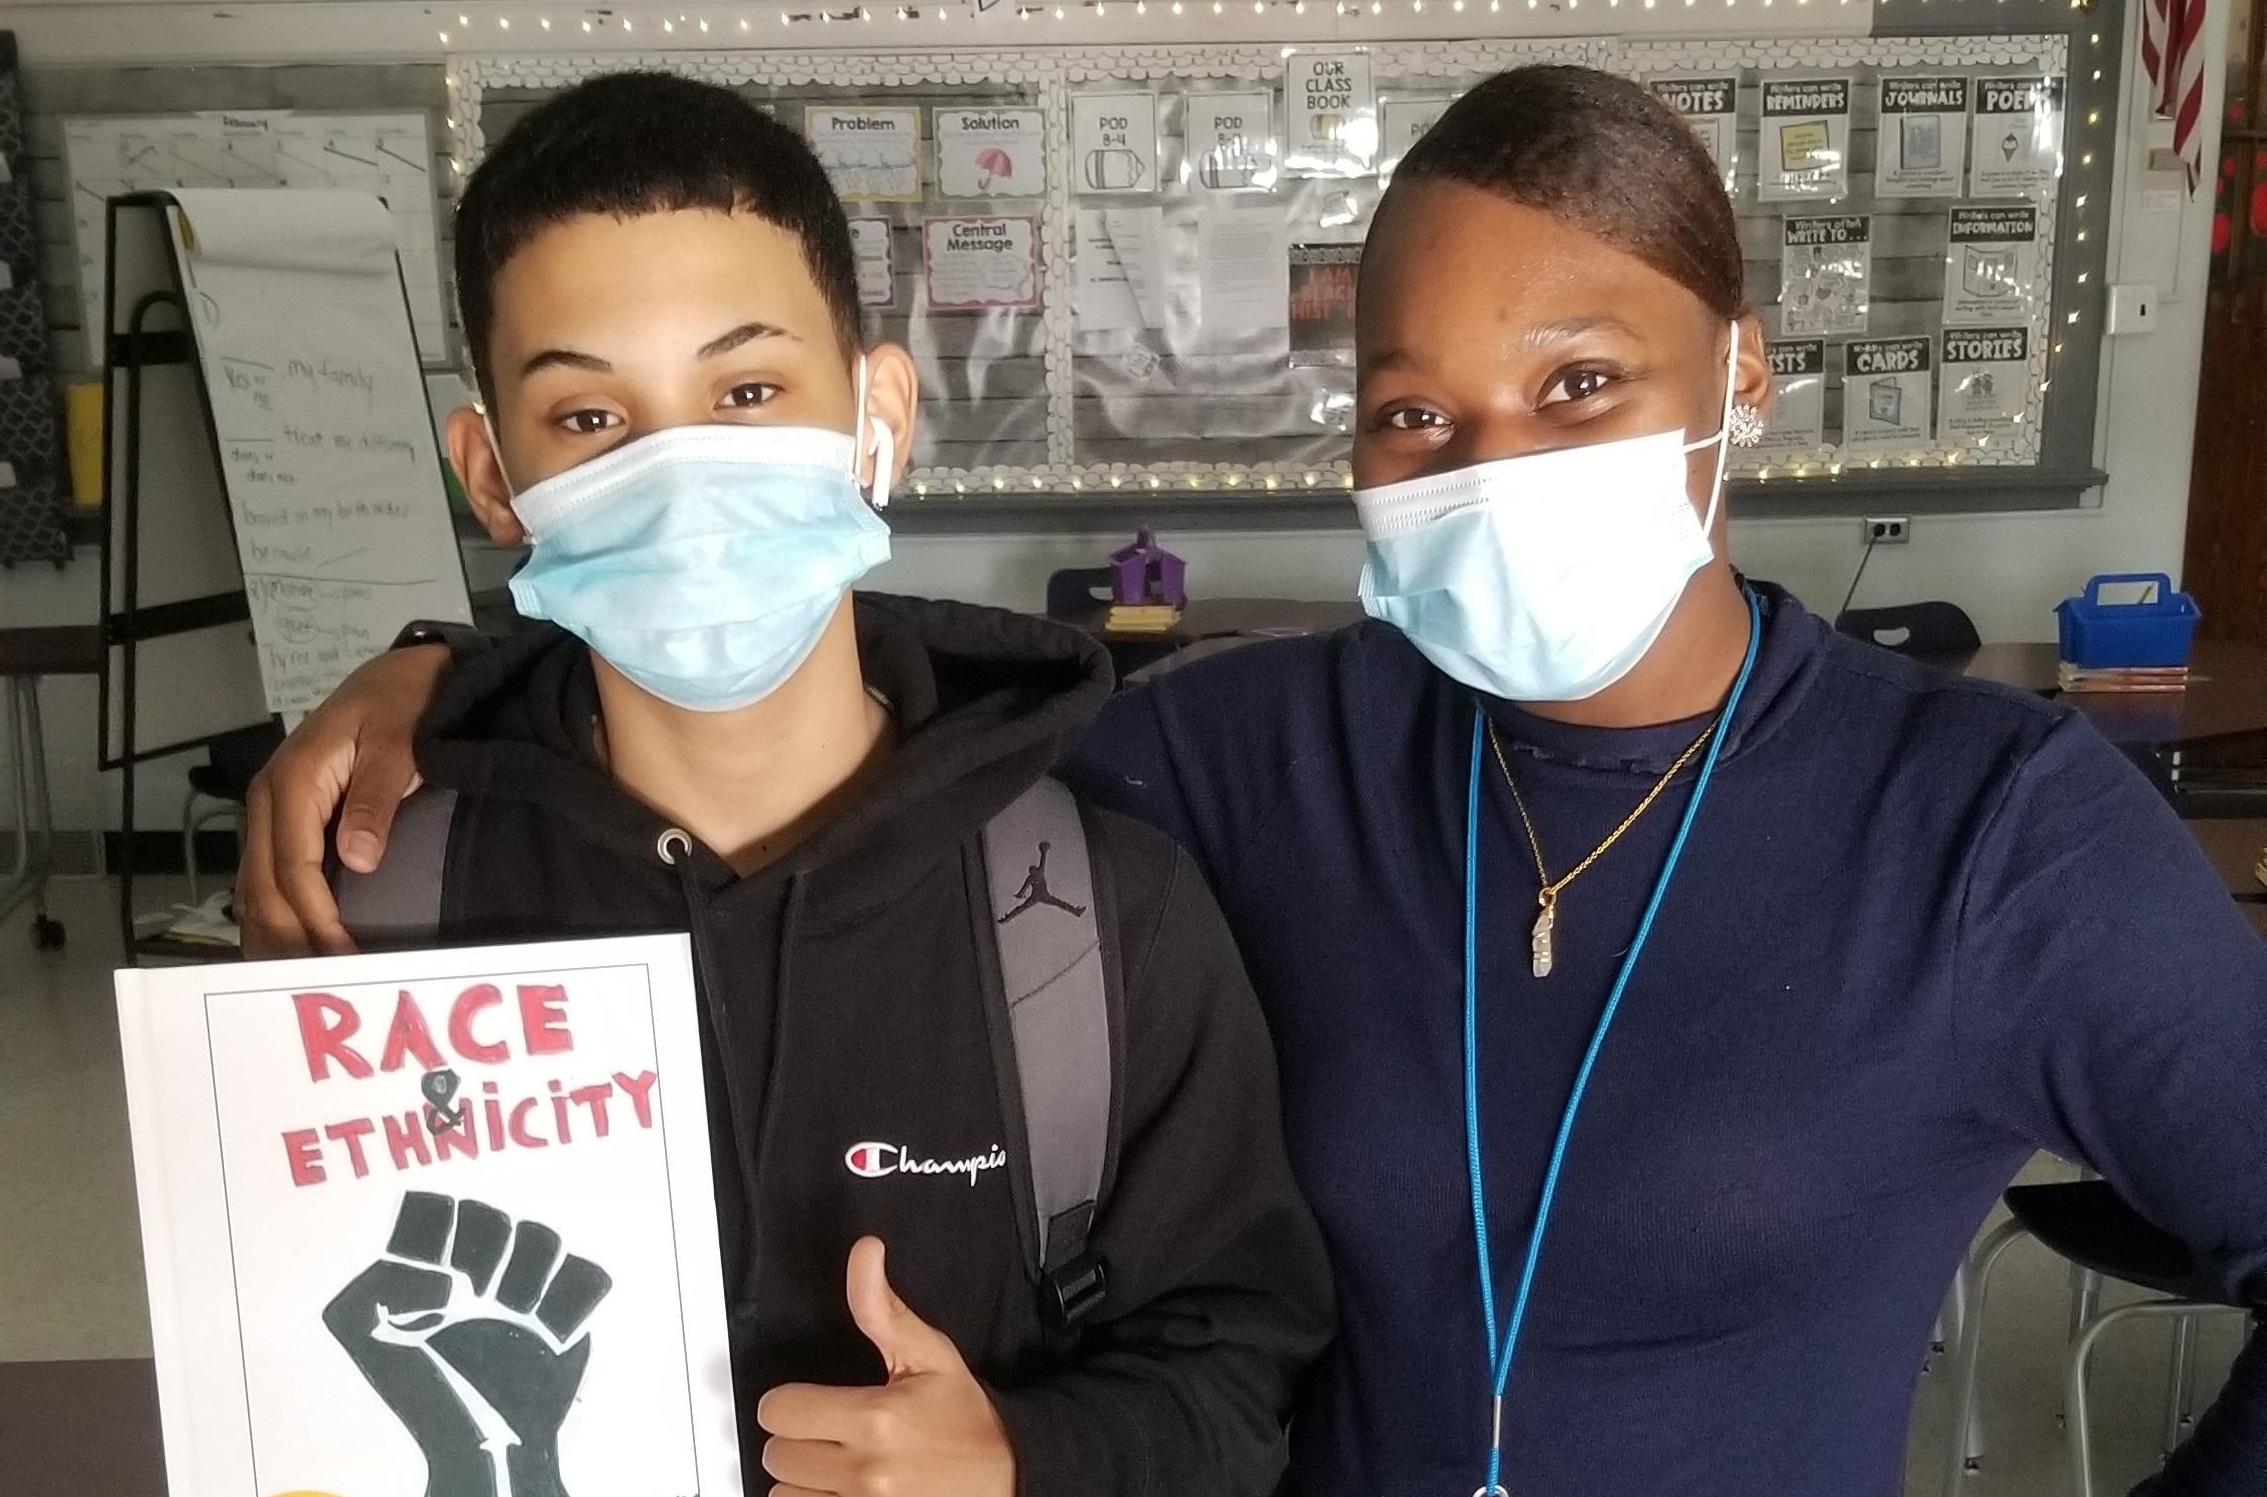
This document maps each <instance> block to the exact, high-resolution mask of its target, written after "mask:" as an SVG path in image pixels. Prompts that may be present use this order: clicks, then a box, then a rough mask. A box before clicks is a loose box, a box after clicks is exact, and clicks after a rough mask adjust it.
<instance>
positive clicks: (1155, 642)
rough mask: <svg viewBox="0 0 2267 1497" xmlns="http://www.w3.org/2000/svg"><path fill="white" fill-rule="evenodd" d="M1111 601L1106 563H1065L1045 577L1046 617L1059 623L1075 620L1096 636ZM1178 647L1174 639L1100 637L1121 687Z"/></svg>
mask: <svg viewBox="0 0 2267 1497" xmlns="http://www.w3.org/2000/svg"><path fill="white" fill-rule="evenodd" d="M1111 601H1112V597H1111V590H1110V569H1109V568H1108V567H1066V568H1065V569H1064V570H1062V571H1060V572H1056V573H1054V574H1053V575H1052V576H1050V577H1048V579H1047V617H1049V618H1051V619H1053V620H1055V621H1056V622H1057V623H1060V624H1076V625H1077V626H1078V627H1079V628H1081V629H1085V630H1088V631H1090V632H1092V633H1094V634H1096V635H1097V636H1099V635H1100V634H1101V632H1102V620H1103V617H1104V616H1105V614H1106V613H1107V612H1108V610H1109V607H1110V604H1111ZM1180 647H1181V641H1179V640H1177V639H1129V638H1125V637H1123V636H1120V637H1118V638H1115V639H1103V641H1102V648H1104V649H1105V650H1107V651H1109V652H1110V666H1111V669H1112V670H1114V671H1115V672H1116V673H1117V677H1118V684H1119V686H1120V687H1123V686H1124V685H1125V684H1126V678H1127V677H1129V676H1131V675H1133V673H1134V672H1136V671H1138V670H1140V669H1142V668H1143V667H1144V666H1149V665H1155V664H1156V663H1157V662H1158V661H1160V660H1163V659H1164V658H1165V657H1166V656H1168V655H1171V654H1172V653H1173V652H1174V651H1176V650H1178V649H1179V648H1180Z"/></svg>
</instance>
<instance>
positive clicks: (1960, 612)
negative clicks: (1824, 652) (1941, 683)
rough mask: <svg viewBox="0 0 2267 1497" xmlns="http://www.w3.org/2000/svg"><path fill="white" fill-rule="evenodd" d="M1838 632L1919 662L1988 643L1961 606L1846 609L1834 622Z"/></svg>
mask: <svg viewBox="0 0 2267 1497" xmlns="http://www.w3.org/2000/svg"><path fill="white" fill-rule="evenodd" d="M1834 630H1835V632H1836V633H1837V634H1847V635H1848V636H1850V638H1852V639H1862V640H1864V641H1865V642H1866V643H1867V644H1869V645H1879V646H1881V647H1882V648H1883V649H1885V650H1894V651H1895V652H1896V653H1898V654H1900V655H1908V656H1911V657H1912V658H1914V659H1916V660H1933V659H1937V658H1940V657H1950V656H1956V655H1964V654H1969V653H1972V652H1974V651H1976V650H1979V649H1981V648H1982V647H1983V643H1984V642H1983V640H1982V638H1981V637H1980V636H1978V635H1977V633H1976V624H1975V621H1974V620H1973V619H1971V618H1969V617H1968V614H1967V611H1966V610H1965V609H1963V608H1961V606H1960V605H1959V604H1957V603H1900V604H1898V605H1897V606H1895V607H1893V608H1850V609H1845V610H1843V612H1842V615H1841V617H1839V618H1837V619H1836V620H1835V621H1834Z"/></svg>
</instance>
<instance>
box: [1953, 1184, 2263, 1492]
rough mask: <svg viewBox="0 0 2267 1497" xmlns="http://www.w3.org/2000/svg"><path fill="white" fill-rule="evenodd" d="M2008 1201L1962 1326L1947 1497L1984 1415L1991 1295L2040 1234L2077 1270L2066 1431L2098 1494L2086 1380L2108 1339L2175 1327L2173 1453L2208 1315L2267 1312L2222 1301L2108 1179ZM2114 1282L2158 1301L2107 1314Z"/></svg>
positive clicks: (2075, 1467) (2168, 1438) (2169, 1404)
mask: <svg viewBox="0 0 2267 1497" xmlns="http://www.w3.org/2000/svg"><path fill="white" fill-rule="evenodd" d="M2002 1199H2003V1200H2004V1201H2005V1203H2006V1205H2007V1210H2008V1214H2009V1217H2010V1220H2008V1221H2007V1222H2005V1223H2003V1224H2002V1225H2001V1226H1999V1227H1998V1228H1997V1229H1996V1230H1994V1231H1993V1232H1992V1233H1991V1234H1990V1235H1989V1236H1987V1237H1986V1238H1985V1239H1984V1240H1983V1242H1982V1243H1980V1244H1978V1246H1977V1249H1976V1252H1975V1255H1974V1257H1973V1258H1972V1259H1971V1260H1970V1262H1971V1264H1972V1265H1973V1268H1972V1272H1973V1276H1974V1287H1973V1292H1972V1293H1971V1295H1970V1297H1969V1303H1968V1305H1967V1307H1966V1310H1965V1313H1964V1324H1963V1326H1962V1334H1961V1347H1960V1360H1959V1363H1958V1367H1957V1379H1958V1381H1957V1385H1956V1386H1955V1388H1954V1391H1953V1415H1954V1418H1953V1425H1952V1428H1953V1436H1952V1448H1951V1451H1950V1459H1949V1461H1948V1463H1947V1468H1946V1473H1945V1491H1946V1493H1947V1494H1948V1497H1953V1494H1956V1493H1957V1492H1958V1490H1959V1483H1960V1476H1961V1473H1962V1471H1963V1469H1964V1467H1965V1465H1966V1462H1965V1461H1964V1459H1963V1456H1964V1452H1965V1447H1966V1444H1967V1441H1966V1439H1965V1438H1964V1435H1965V1431H1966V1430H1967V1428H1968V1424H1969V1421H1970V1420H1971V1419H1973V1418H1974V1417H1975V1407H1976V1381H1977V1378H1976V1372H1977V1363H1978V1361H1979V1360H1980V1352H1981V1347H1982V1340H1983V1315H1984V1298H1985V1291H1986V1290H1987V1289H1988V1288H1989V1286H1990V1282H1991V1271H1992V1268H1993V1267H1994V1265H1996V1264H1997V1262H1998V1260H1999V1258H2000V1256H2001V1254H2003V1253H2004V1252H2005V1251H2006V1249H2007V1248H2008V1246H2009V1245H2010V1244H2012V1243H2013V1242H2015V1241H2016V1240H2018V1239H2020V1238H2023V1237H2032V1238H2035V1239H2037V1240H2038V1241H2039V1242H2041V1243H2044V1244H2045V1245H2046V1247H2047V1248H2048V1249H2049V1250H2050V1251H2052V1252H2053V1253H2055V1254H2056V1255H2057V1256H2058V1257H2061V1258H2063V1259H2064V1260H2066V1261H2067V1262H2068V1263H2069V1264H2070V1265H2071V1268H2072V1271H2073V1272H2072V1290H2073V1298H2072V1304H2071V1312H2070V1358H2069V1363H2068V1366H2067V1368H2066V1373H2065V1386H2064V1391H2063V1398H2064V1405H2063V1410H2064V1429H2065V1433H2066V1434H2067V1436H2068V1438H2069V1443H2070V1467H2071V1471H2072V1473H2073V1477H2074V1485H2075V1489H2076V1491H2077V1493H2078V1497H2093V1492H2094V1468H2093V1449H2092V1442H2091V1433H2092V1432H2091V1428H2090V1425H2089V1418H2088V1410H2087V1401H2086V1373H2087V1368H2088V1367H2089V1365H2090V1364H2091V1362H2092V1359H2093V1354H2094V1348H2095V1346H2096V1345H2097V1344H2098V1343H2099V1342H2100V1340H2101V1337H2102V1333H2103V1332H2105V1331H2107V1330H2108V1329H2109V1328H2110V1327H2111V1326H2113V1325H2117V1324H2120V1323H2121V1322H2123V1321H2127V1320H2134V1319H2140V1318H2142V1317H2145V1316H2147V1317H2161V1318H2169V1319H2171V1320H2172V1322H2173V1354H2172V1374H2171V1379H2170V1384H2169V1386H2168V1387H2167V1389H2166V1398H2165V1434H2164V1441H2165V1449H2166V1450H2167V1452H2170V1450H2171V1449H2172V1447H2173V1446H2174V1445H2176V1444H2178V1443H2179V1441H2180V1431H2181V1427H2182V1425H2183V1424H2184V1423H2186V1421H2187V1417H2188V1405H2189V1400H2190V1396H2191V1392H2192V1388H2193V1384H2194V1381H2195V1364H2194V1358H2195V1347H2196V1339H2195V1334H2196V1322H2197V1320H2198V1319H2200V1318H2202V1317H2204V1316H2207V1315H2218V1314H2238V1313H2246V1312H2248V1313H2252V1314H2257V1313H2259V1311H2260V1307H2258V1306H2248V1305H2236V1304H2231V1303H2228V1302H2227V1301H2226V1300H2225V1299H2223V1298H2221V1297H2220V1295H2219V1291H2218V1289H2217V1288H2216V1287H2214V1286H2212V1285H2208V1284H2205V1283H2203V1282H2202V1281H2201V1278H2200V1277H2199V1275H2198V1274H2197V1271H2196V1263H2195V1259H2194V1258H2193V1257H2192V1256H2191V1254H2190V1253H2189V1251H2188V1247H2187V1245H2186V1244H2184V1243H2183V1242H2181V1240H2180V1239H2179V1238H2177V1237H2174V1236H2173V1235H2172V1234H2171V1233H2169V1232H2166V1231H2165V1230H2163V1229H2162V1228H2160V1227H2158V1226H2157V1225H2156V1224H2155V1223H2153V1222H2150V1221H2149V1220H2148V1219H2146V1218H2145V1217H2143V1216H2142V1215H2141V1213H2140V1212H2138V1211H2136V1210H2134V1209H2133V1208H2132V1207H2131V1206H2129V1205H2127V1204H2126V1202H2125V1199H2124V1198H2123V1197H2121V1196H2120V1195H2119V1194H2118V1193H2117V1191H2116V1189H2115V1188H2114V1187H2113V1186H2111V1184H2110V1183H2109V1182H2108V1181H2107V1180H2078V1181H2073V1182H2071V1183H2068V1184H2062V1185H2016V1186H2011V1187H2009V1188H2008V1191H2007V1194H2006V1195H2005V1196H2004V1197H2002ZM2105 1278H2109V1279H2117V1280H2119V1281H2120V1282H2122V1283H2127V1284H2132V1285H2135V1286H2136V1287H2138V1288H2141V1289H2146V1290H2148V1291H2149V1292H2150V1293H2151V1294H2152V1295H2153V1296H2154V1298H2150V1299H2143V1300H2137V1301H2135V1302H2133V1303H2131V1304H2125V1305H2120V1306H2118V1307H2116V1308H2115V1309H2111V1310H2103V1309H2101V1284H2102V1280H2103V1279H2105Z"/></svg>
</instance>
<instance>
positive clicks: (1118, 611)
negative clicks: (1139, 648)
mask: <svg viewBox="0 0 2267 1497" xmlns="http://www.w3.org/2000/svg"><path fill="white" fill-rule="evenodd" d="M1180 621H1181V610H1179V609H1178V608H1175V607H1174V606H1173V605H1172V604H1170V603H1113V604H1112V605H1111V606H1110V613H1109V616H1108V617H1107V618H1106V619H1105V620H1104V621H1103V625H1102V627H1103V628H1105V629H1108V630H1111V631H1112V632H1114V633H1120V634H1163V633H1164V632H1165V631H1166V630H1168V629H1171V628H1172V627H1173V626H1174V625H1175V624H1177V623H1179V622H1180Z"/></svg>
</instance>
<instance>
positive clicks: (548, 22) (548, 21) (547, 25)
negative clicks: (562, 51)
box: [542, 16, 551, 31]
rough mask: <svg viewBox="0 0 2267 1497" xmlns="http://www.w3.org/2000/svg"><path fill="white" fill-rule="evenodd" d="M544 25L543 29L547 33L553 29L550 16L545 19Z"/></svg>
mask: <svg viewBox="0 0 2267 1497" xmlns="http://www.w3.org/2000/svg"><path fill="white" fill-rule="evenodd" d="M542 24H543V29H544V30H545V31H549V30H550V29H551V18H550V17H549V16H545V17H543V23H542Z"/></svg>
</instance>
